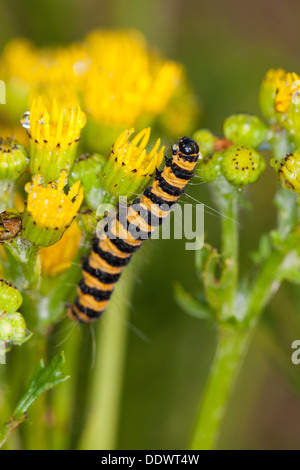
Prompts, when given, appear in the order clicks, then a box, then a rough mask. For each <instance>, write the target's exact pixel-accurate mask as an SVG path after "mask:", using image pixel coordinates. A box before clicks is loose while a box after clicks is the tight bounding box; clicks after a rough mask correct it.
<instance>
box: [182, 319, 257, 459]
mask: <svg viewBox="0 0 300 470" xmlns="http://www.w3.org/2000/svg"><path fill="white" fill-rule="evenodd" d="M218 333H219V335H218V338H219V341H218V346H217V351H216V355H215V358H214V361H213V364H212V367H211V372H210V375H209V378H208V381H207V384H206V386H205V390H204V394H203V398H202V401H201V405H200V409H199V413H198V417H197V419H196V423H195V430H194V434H193V437H192V442H191V446H190V449H191V450H211V449H213V448H214V446H215V444H216V441H217V438H218V436H219V433H220V428H221V425H222V422H223V418H224V416H225V412H226V409H227V406H228V402H229V398H230V395H231V392H232V389H233V387H234V384H235V380H236V377H237V375H238V371H239V367H240V365H241V363H242V361H243V357H244V355H245V352H246V349H247V345H248V342H249V337H250V334H249V331H248V330H236V329H233V328H231V329H229V328H225V327H220V328H219V331H218Z"/></svg>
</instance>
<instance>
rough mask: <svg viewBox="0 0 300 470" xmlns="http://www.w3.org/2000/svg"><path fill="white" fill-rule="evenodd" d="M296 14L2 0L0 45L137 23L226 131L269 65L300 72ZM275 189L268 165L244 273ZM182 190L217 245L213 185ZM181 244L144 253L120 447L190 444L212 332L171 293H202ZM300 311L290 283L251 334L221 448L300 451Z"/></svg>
mask: <svg viewBox="0 0 300 470" xmlns="http://www.w3.org/2000/svg"><path fill="white" fill-rule="evenodd" d="M299 15H300V4H299V2H297V1H296V0H286V1H285V2H282V1H280V0H272V1H271V0H260V1H258V0H252V2H240V1H238V0H228V1H226V2H224V1H222V0H210V1H199V0H184V1H182V0H151V1H144V2H141V1H139V0H110V1H108V0H43V1H39V2H37V1H36V0H26V2H22V1H20V0H2V1H1V3H0V17H1V29H0V47H1V48H2V47H3V46H4V45H5V43H6V42H7V41H8V40H10V39H12V38H14V37H20V36H23V37H28V38H29V39H31V40H32V41H34V43H35V44H37V45H40V46H48V45H51V46H57V45H61V44H68V43H69V42H71V41H76V40H80V39H82V38H83V37H84V35H86V34H87V33H88V32H89V31H91V30H93V29H95V28H124V27H126V28H127V27H133V28H137V29H138V30H140V31H141V32H142V33H143V34H144V35H145V37H146V39H147V41H148V42H149V44H150V45H152V46H154V47H156V48H158V49H159V50H160V51H161V52H162V53H163V54H164V55H165V56H166V57H168V58H169V59H173V60H177V61H180V62H182V63H183V64H184V65H185V67H186V69H187V73H188V77H189V80H190V82H191V83H192V85H193V87H194V90H195V91H196V94H197V95H198V97H199V98H200V100H201V103H202V114H201V117H200V118H199V122H198V123H197V126H196V127H200V126H201V127H208V128H210V129H212V130H213V131H214V132H216V133H221V131H222V122H223V120H224V119H225V118H226V117H227V116H228V115H230V114H232V113H234V112H249V113H257V114H258V115H260V113H259V108H258V98H257V97H258V90H259V86H260V82H261V80H262V78H263V77H264V75H265V73H266V72H267V70H268V69H269V68H277V67H282V68H284V69H286V70H287V71H295V72H299V71H300V57H299V50H298V30H299V25H298V23H299V21H298V19H299ZM0 78H1V77H0ZM178 137H180V136H178ZM167 143H168V142H167ZM275 189H276V178H275V173H274V172H273V171H272V170H266V171H265V173H264V174H263V176H262V178H261V179H260V180H259V182H258V183H256V184H255V185H253V186H252V187H251V188H250V189H249V198H250V200H251V201H252V203H253V210H252V211H248V210H246V209H245V210H243V213H242V220H241V257H242V269H243V270H244V271H247V270H248V269H249V266H250V260H249V253H250V251H251V250H254V249H255V248H256V247H257V243H258V240H259V236H260V235H261V234H262V233H264V232H266V231H267V230H269V229H270V228H271V227H273V226H274V223H275V209H274V206H273V202H272V198H273V194H274V192H275ZM187 192H188V194H191V195H192V196H193V197H194V198H196V199H197V200H198V201H199V202H203V203H205V204H206V205H207V206H208V207H207V208H206V212H205V232H206V234H207V240H208V241H209V242H210V243H212V244H214V245H216V246H217V245H218V243H219V238H218V233H219V223H220V216H219V215H217V214H216V213H215V212H214V211H213V210H212V209H210V207H212V208H213V202H212V201H211V200H210V197H209V191H208V188H207V185H196V184H195V185H193V186H190V188H189V189H188V190H187ZM184 201H185V202H189V200H188V198H187V196H185V198H184ZM184 243H185V241H184V240H152V241H150V242H148V246H147V247H145V249H143V251H142V252H141V253H139V254H138V255H137V256H139V259H140V263H139V264H140V270H139V274H138V276H137V279H136V287H135V291H134V296H133V299H132V307H131V319H130V322H131V324H130V325H128V328H129V341H128V352H127V357H126V370H125V383H124V391H123V397H122V412H121V423H120V433H119V444H118V448H119V449H180V448H181V449H182V448H186V446H187V442H188V437H189V435H190V433H191V430H192V426H193V419H194V416H195V412H196V409H197V406H198V401H199V396H200V394H201V391H202V388H203V385H204V383H205V380H206V377H207V374H208V371H209V367H210V364H211V360H212V357H213V353H214V348H215V331H214V329H213V328H212V327H210V326H208V325H207V324H206V323H204V322H202V321H199V320H197V319H194V318H192V317H189V316H187V315H186V314H185V313H184V312H183V311H182V310H181V309H180V307H179V306H178V305H177V304H176V302H175V300H174V296H173V285H174V283H175V282H180V283H182V285H184V286H185V287H186V289H187V290H189V291H190V292H195V291H196V290H197V280H196V276H195V274H194V253H193V252H189V251H185V249H184ZM299 315H300V294H299V289H298V288H297V286H296V287H295V286H291V285H287V284H284V285H283V286H282V288H281V289H280V290H279V292H278V293H277V294H276V297H275V298H274V300H273V301H272V303H271V305H270V306H269V307H268V309H267V310H266V312H265V314H264V317H263V321H262V323H261V324H260V326H259V328H258V330H257V332H256V335H255V337H254V339H253V343H252V345H251V348H250V350H249V353H248V356H247V358H246V361H245V363H244V367H243V370H242V371H241V374H240V376H239V380H238V384H237V387H236V389H235V392H234V396H233V399H232V401H231V404H230V408H229V410H228V413H227V417H226V420H225V424H224V427H223V431H222V435H221V439H220V442H219V447H220V448H224V449H279V448H281V449H297V448H299V447H300V432H299V431H300V399H299V393H300V375H299V371H300V365H299V366H296V365H293V364H292V362H291V359H290V357H291V353H292V350H291V343H292V341H294V340H295V339H300V322H299Z"/></svg>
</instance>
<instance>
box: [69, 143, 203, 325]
mask: <svg viewBox="0 0 300 470" xmlns="http://www.w3.org/2000/svg"><path fill="white" fill-rule="evenodd" d="M198 157H199V147H198V144H197V143H196V142H195V141H193V140H192V139H190V138H188V137H183V138H181V139H180V140H179V142H178V143H177V144H175V145H173V146H172V157H171V158H167V157H165V159H166V164H165V167H164V169H163V171H158V170H157V171H156V177H155V180H154V181H153V184H152V185H151V186H149V187H148V188H146V190H145V191H144V193H143V195H142V196H141V197H140V198H139V199H136V200H135V201H133V203H132V204H131V205H129V206H128V207H126V208H125V218H124V217H123V218H122V217H121V216H120V214H121V210H120V208H119V209H118V211H117V214H116V216H114V217H108V218H107V222H105V225H104V227H103V230H102V232H101V234H99V236H98V237H97V238H95V239H94V242H93V246H92V252H91V255H90V256H89V258H86V259H85V260H84V261H83V264H82V273H83V279H82V280H81V281H80V283H79V286H78V297H77V299H76V301H75V302H74V304H73V305H72V306H71V307H69V309H68V314H69V316H70V317H71V318H72V319H73V320H75V321H79V322H82V323H90V322H93V321H95V320H97V319H98V318H99V317H100V315H101V314H102V313H103V312H104V311H105V310H106V308H107V305H108V303H109V299H110V296H111V294H112V292H113V289H114V286H115V284H116V282H117V281H118V279H119V277H120V276H121V273H122V270H123V268H124V266H126V265H127V264H128V263H129V261H130V259H131V257H132V255H133V253H134V252H135V251H136V250H137V249H138V248H139V247H140V246H141V245H142V243H143V241H144V240H145V239H147V238H150V237H151V234H152V232H153V231H154V230H155V229H156V228H157V227H158V226H159V225H161V224H162V222H163V220H164V219H165V218H166V217H167V215H168V214H169V213H170V211H171V210H172V208H173V206H174V204H176V202H177V201H178V198H179V196H180V195H181V194H183V193H184V190H185V186H186V184H187V182H188V181H189V180H190V179H191V178H192V177H193V174H194V173H193V172H194V168H195V165H196V163H197V160H198Z"/></svg>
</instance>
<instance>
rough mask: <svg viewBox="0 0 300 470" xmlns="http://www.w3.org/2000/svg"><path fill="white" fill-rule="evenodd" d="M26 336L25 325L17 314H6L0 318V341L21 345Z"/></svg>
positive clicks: (21, 317)
mask: <svg viewBox="0 0 300 470" xmlns="http://www.w3.org/2000/svg"><path fill="white" fill-rule="evenodd" d="M26 336H27V328H26V323H25V320H24V318H23V316H22V315H21V314H20V313H19V312H15V313H7V314H5V315H3V316H2V317H0V341H4V342H5V343H9V344H12V345H21V344H22V343H23V342H24V341H25V340H26Z"/></svg>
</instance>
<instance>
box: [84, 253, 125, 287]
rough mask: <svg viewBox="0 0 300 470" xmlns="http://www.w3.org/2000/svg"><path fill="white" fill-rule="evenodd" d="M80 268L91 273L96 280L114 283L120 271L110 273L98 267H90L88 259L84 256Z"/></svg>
mask: <svg viewBox="0 0 300 470" xmlns="http://www.w3.org/2000/svg"><path fill="white" fill-rule="evenodd" d="M82 269H83V270H84V271H86V272H87V273H89V274H91V275H92V276H93V277H96V278H97V279H98V281H100V282H103V284H115V283H116V282H117V280H118V279H119V277H120V276H121V273H118V274H110V273H106V272H105V271H102V269H100V268H96V269H95V268H92V267H91V266H90V264H89V259H88V258H85V259H84V260H83V263H82Z"/></svg>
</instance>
